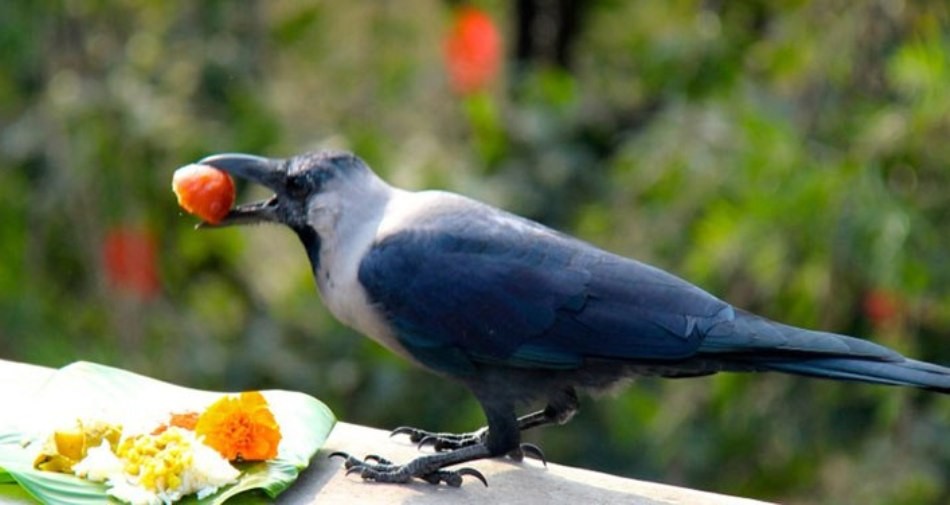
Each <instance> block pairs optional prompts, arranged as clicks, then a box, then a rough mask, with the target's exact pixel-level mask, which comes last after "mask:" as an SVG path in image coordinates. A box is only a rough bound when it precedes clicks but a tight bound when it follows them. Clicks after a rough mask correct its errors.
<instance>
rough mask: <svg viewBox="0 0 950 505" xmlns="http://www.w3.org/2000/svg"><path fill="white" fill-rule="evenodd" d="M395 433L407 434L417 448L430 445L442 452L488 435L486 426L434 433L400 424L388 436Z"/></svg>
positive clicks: (480, 441)
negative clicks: (469, 429)
mask: <svg viewBox="0 0 950 505" xmlns="http://www.w3.org/2000/svg"><path fill="white" fill-rule="evenodd" d="M396 435H409V441H410V442H413V443H415V444H418V447H419V449H422V448H423V447H425V446H427V445H431V446H432V448H433V449H435V451H436V452H442V451H452V450H455V449H461V448H462V447H468V446H471V445H475V444H479V443H482V442H484V441H485V438H486V437H487V436H488V428H482V429H480V430H477V431H473V432H471V433H434V432H431V431H426V430H420V429H418V428H412V427H410V426H400V427H399V428H396V429H395V430H393V431H392V433H390V434H389V436H390V437H394V436H396Z"/></svg>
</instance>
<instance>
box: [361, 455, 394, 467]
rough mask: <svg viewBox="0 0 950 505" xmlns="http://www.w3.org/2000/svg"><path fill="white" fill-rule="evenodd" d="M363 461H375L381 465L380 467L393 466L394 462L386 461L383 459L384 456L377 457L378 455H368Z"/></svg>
mask: <svg viewBox="0 0 950 505" xmlns="http://www.w3.org/2000/svg"><path fill="white" fill-rule="evenodd" d="M363 461H375V462H377V463H379V464H380V465H392V464H393V462H392V461H389V460H388V459H386V458H384V457H382V456H379V455H377V454H367V455H366V457H364V458H363Z"/></svg>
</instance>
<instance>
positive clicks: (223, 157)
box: [198, 154, 287, 228]
mask: <svg viewBox="0 0 950 505" xmlns="http://www.w3.org/2000/svg"><path fill="white" fill-rule="evenodd" d="M198 164H199V165H208V166H212V167H214V168H217V169H219V170H223V171H225V172H227V173H228V174H230V175H232V176H234V177H237V178H240V179H245V180H248V181H250V182H253V183H256V184H260V185H261V186H264V187H267V188H270V189H271V190H273V191H274V192H275V193H276V192H277V191H278V189H279V188H281V187H283V185H284V181H285V179H286V173H287V172H286V169H285V168H284V167H285V165H284V162H283V160H279V159H271V158H264V157H261V156H253V155H250V154H216V155H213V156H208V157H207V158H204V159H202V160H201V161H199V162H198ZM278 205H279V202H278V199H277V196H276V195H275V196H272V197H270V198H269V199H267V200H263V201H259V202H253V203H246V204H242V205H238V206H237V207H235V208H233V209H231V211H230V212H229V213H228V215H227V216H225V217H224V219H222V220H221V221H220V222H218V223H217V224H210V223H201V224H200V225H199V227H202V228H206V227H208V228H213V227H223V226H232V225H247V224H256V223H279V222H280V217H279V216H278V214H277V208H278Z"/></svg>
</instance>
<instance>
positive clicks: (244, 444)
mask: <svg viewBox="0 0 950 505" xmlns="http://www.w3.org/2000/svg"><path fill="white" fill-rule="evenodd" d="M195 433H196V434H198V435H199V436H203V437H204V443H205V444H207V445H208V446H210V447H212V448H214V449H215V450H216V451H218V453H220V454H221V456H223V457H224V458H226V459H228V460H230V461H235V460H242V461H263V460H267V459H272V458H274V457H276V456H277V446H278V445H279V444H280V439H281V434H280V426H278V425H277V420H276V419H274V414H273V413H272V412H271V411H270V408H268V406H267V400H266V399H265V398H264V395H262V394H261V393H259V392H257V391H253V392H245V393H241V394H240V396H238V397H237V398H235V397H233V396H225V397H223V398H221V399H220V400H218V401H216V402H214V403H213V404H211V406H209V407H208V408H207V409H206V410H205V411H204V412H203V413H202V414H201V416H199V417H198V423H197V424H196V425H195Z"/></svg>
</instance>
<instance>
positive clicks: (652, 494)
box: [278, 423, 765, 505]
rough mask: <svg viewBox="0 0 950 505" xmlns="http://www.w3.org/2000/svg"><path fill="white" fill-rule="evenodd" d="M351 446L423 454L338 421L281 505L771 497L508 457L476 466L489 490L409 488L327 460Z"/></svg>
mask: <svg viewBox="0 0 950 505" xmlns="http://www.w3.org/2000/svg"><path fill="white" fill-rule="evenodd" d="M338 450H339V451H347V452H349V453H351V454H353V455H354V456H359V457H362V456H364V455H366V454H379V455H381V456H384V457H386V458H390V459H392V460H393V461H395V462H398V463H404V462H407V461H409V460H410V459H412V458H414V457H416V456H418V455H419V451H417V450H416V447H415V445H414V444H411V443H409V442H408V441H406V440H405V439H399V438H396V439H391V438H389V432H387V431H383V430H377V429H373V428H367V427H364V426H359V425H355V424H348V423H339V424H337V426H336V427H335V428H334V429H333V432H332V433H331V434H330V438H329V439H328V440H327V443H326V445H325V446H324V448H323V449H321V450H320V452H319V453H317V455H316V456H315V457H314V459H313V461H312V463H311V465H310V467H309V468H308V469H307V470H306V471H305V472H304V473H303V474H302V475H301V476H300V478H299V479H298V481H297V482H296V483H295V484H294V486H292V487H291V488H290V489H288V490H287V491H285V492H284V494H282V495H281V496H280V498H279V500H278V503H281V504H287V505H304V504H311V503H359V504H393V503H405V504H413V505H418V504H444V503H447V502H451V503H453V504H496V503H504V504H523V505H537V504H551V503H578V504H588V503H596V504H601V503H605V504H610V503H618V504H619V503H623V504H627V505H666V504H679V505H682V504H704V505H705V504H710V505H753V504H759V505H761V504H763V503H765V502H760V501H755V500H749V499H744V498H736V497H731V496H725V495H720V494H714V493H707V492H703V491H695V490H692V489H684V488H679V487H675V486H668V485H664V484H657V483H653V482H644V481H638V480H633V479H625V478H622V477H617V476H614V475H608V474H604V473H600V472H593V471H590V470H583V469H579V468H572V467H568V466H563V465H557V464H552V463H548V465H547V467H544V466H542V465H541V463H540V462H538V461H536V460H530V459H529V460H526V461H525V462H523V463H516V462H514V461H508V460H503V459H499V460H483V461H476V462H473V463H472V464H471V465H470V466H472V467H473V468H477V469H478V470H479V471H480V472H482V473H483V474H485V477H486V478H487V479H488V485H489V487H487V488H486V487H484V486H482V484H481V483H480V482H478V481H477V480H474V479H471V478H466V479H465V484H464V485H463V486H462V487H461V488H458V489H455V488H448V487H446V486H432V485H430V484H427V483H425V482H422V481H418V482H413V483H412V484H409V485H392V484H377V483H372V482H363V481H362V480H361V479H360V478H359V476H357V475H350V476H346V475H344V471H343V467H342V462H341V460H340V459H339V458H334V459H328V455H329V454H330V453H332V452H333V451H338Z"/></svg>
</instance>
